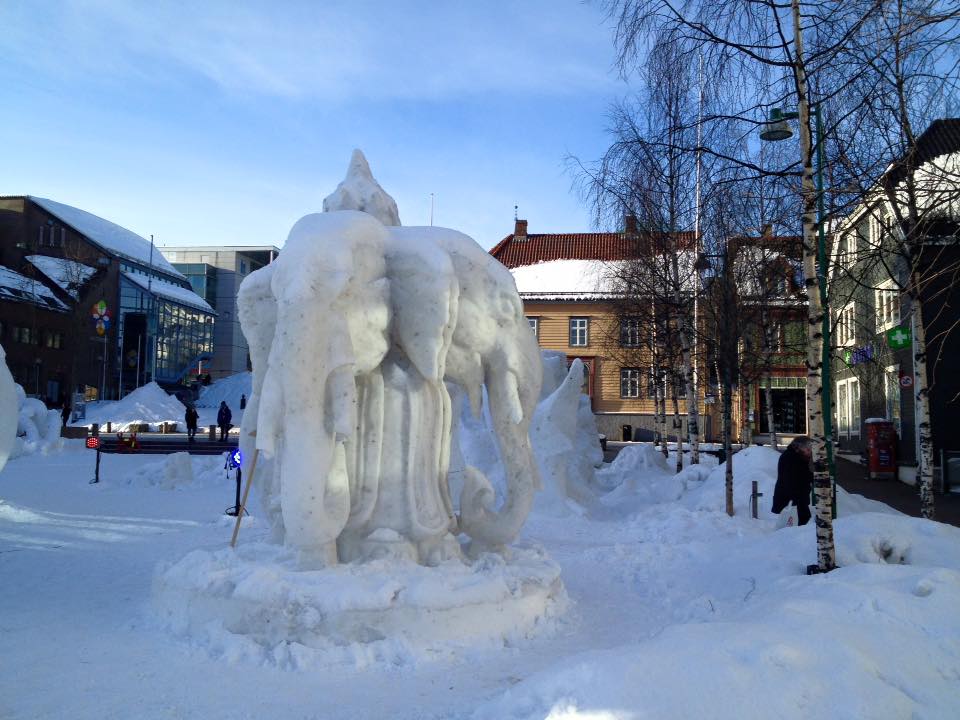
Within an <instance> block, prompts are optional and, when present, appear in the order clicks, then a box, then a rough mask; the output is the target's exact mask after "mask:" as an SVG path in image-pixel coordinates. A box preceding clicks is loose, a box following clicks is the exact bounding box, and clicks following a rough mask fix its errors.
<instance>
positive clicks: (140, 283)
mask: <svg viewBox="0 0 960 720" xmlns="http://www.w3.org/2000/svg"><path fill="white" fill-rule="evenodd" d="M120 274H121V275H122V276H123V277H124V279H126V280H129V281H130V282H132V283H133V284H134V285H136V286H137V287H140V288H143V289H144V290H146V291H148V292H151V293H153V294H154V295H157V296H158V297H162V298H164V299H166V300H170V301H172V302H175V303H180V304H181V305H186V306H187V307H192V308H195V309H197V310H203V311H204V312H208V313H211V314H215V313H214V310H213V308H212V307H210V305H208V304H207V301H206V300H204V299H203V298H202V297H200V296H199V295H197V294H196V293H195V292H194V291H193V290H191V289H190V288H185V287H180V286H179V285H174V284H173V283H169V282H165V281H163V280H158V279H157V278H148V277H147V276H146V275H136V274H134V273H128V272H125V273H120Z"/></svg>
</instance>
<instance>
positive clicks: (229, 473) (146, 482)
mask: <svg viewBox="0 0 960 720" xmlns="http://www.w3.org/2000/svg"><path fill="white" fill-rule="evenodd" d="M225 462H226V458H225V457H224V456H222V455H195V456H191V455H190V454H189V453H186V452H179V453H172V454H170V455H164V456H163V459H162V460H159V461H156V462H151V463H148V464H146V465H141V466H139V467H137V468H135V469H134V470H132V471H131V472H129V473H128V474H127V475H125V476H124V478H123V481H124V482H125V483H126V484H127V485H134V486H138V487H157V488H160V489H161V490H180V489H184V488H188V487H205V486H223V487H224V488H227V487H232V483H234V482H235V480H234V477H235V471H233V470H227V469H225V468H224V465H225Z"/></svg>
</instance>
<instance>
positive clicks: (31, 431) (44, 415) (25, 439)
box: [12, 385, 63, 457]
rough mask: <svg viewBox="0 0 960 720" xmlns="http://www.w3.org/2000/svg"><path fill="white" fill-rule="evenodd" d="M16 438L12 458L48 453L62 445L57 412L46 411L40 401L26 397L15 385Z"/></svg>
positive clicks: (22, 390)
mask: <svg viewBox="0 0 960 720" xmlns="http://www.w3.org/2000/svg"><path fill="white" fill-rule="evenodd" d="M14 387H15V390H14V391H15V393H16V398H17V405H18V411H17V438H16V443H15V445H14V448H13V453H12V456H13V457H18V456H20V455H30V454H32V453H35V452H49V451H51V450H55V449H57V448H59V447H60V446H61V445H62V442H63V441H62V440H61V438H60V426H61V418H60V412H59V411H58V410H48V409H47V406H46V405H45V404H44V402H43V401H42V400H38V399H37V398H30V397H27V394H26V392H25V391H24V389H23V388H22V387H21V386H20V385H16V386H14Z"/></svg>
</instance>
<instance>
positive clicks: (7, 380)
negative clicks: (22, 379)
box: [0, 345, 23, 470]
mask: <svg viewBox="0 0 960 720" xmlns="http://www.w3.org/2000/svg"><path fill="white" fill-rule="evenodd" d="M18 387H19V386H18V385H17V384H16V383H14V382H13V376H12V375H11V374H10V370H9V368H7V355H6V353H5V352H4V350H3V346H2V345H0V470H3V466H4V465H6V464H7V459H8V458H9V457H10V455H11V453H12V452H13V449H14V446H15V444H16V442H17V425H18V422H19V414H20V413H19V406H20V403H19V396H18V394H17V388H18ZM20 390H21V391H22V390H23V389H22V388H20Z"/></svg>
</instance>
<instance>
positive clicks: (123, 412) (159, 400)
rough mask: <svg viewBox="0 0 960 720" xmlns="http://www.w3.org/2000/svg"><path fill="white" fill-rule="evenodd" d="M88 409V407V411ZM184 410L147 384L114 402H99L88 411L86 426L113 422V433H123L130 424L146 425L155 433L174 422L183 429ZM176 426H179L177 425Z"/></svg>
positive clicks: (162, 392) (156, 388)
mask: <svg viewBox="0 0 960 720" xmlns="http://www.w3.org/2000/svg"><path fill="white" fill-rule="evenodd" d="M89 407H90V406H88V408H89ZM186 411H187V408H186V407H185V406H184V404H183V403H182V402H180V401H179V400H177V398H175V397H174V396H173V395H169V394H168V393H167V391H166V390H164V389H163V388H161V387H160V386H159V385H157V384H156V383H155V382H151V383H147V384H146V385H143V386H141V387H139V388H137V389H136V390H134V391H133V392H132V393H130V394H129V395H127V396H126V397H124V398H123V399H122V400H117V401H116V402H107V403H101V404H100V405H98V406H97V407H94V408H92V409H88V410H87V417H86V419H85V420H84V421H83V423H84V424H85V425H90V424H92V423H99V424H100V425H101V426H103V425H105V424H106V423H108V422H110V423H113V431H114V432H126V431H128V430H129V429H130V427H131V426H132V425H149V426H150V429H151V430H154V431H158V430H159V429H160V424H161V423H166V422H175V423H179V425H181V426H183V429H185V428H186V425H185V423H184V420H183V415H184V413H185V412H186ZM178 427H179V426H178Z"/></svg>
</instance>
